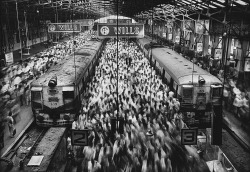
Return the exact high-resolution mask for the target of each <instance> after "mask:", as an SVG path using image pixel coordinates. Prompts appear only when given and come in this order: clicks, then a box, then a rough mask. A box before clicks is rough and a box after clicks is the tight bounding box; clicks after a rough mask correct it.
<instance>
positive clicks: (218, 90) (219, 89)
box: [211, 85, 222, 97]
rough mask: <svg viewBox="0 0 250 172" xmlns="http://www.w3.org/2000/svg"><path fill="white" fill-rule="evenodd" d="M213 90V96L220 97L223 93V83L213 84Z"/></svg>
mask: <svg viewBox="0 0 250 172" xmlns="http://www.w3.org/2000/svg"><path fill="white" fill-rule="evenodd" d="M211 90H212V91H211V95H212V97H220V96H221V95H222V86H221V85H211Z"/></svg>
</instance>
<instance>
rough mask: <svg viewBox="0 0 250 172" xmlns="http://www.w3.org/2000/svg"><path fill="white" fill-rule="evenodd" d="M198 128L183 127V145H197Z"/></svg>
mask: <svg viewBox="0 0 250 172" xmlns="http://www.w3.org/2000/svg"><path fill="white" fill-rule="evenodd" d="M197 134H198V128H193V129H186V128H185V129H181V144H182V145H197Z"/></svg>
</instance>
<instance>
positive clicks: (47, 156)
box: [26, 127, 66, 171]
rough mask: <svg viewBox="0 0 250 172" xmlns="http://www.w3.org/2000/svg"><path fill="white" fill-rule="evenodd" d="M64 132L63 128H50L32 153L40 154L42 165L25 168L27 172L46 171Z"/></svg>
mask: <svg viewBox="0 0 250 172" xmlns="http://www.w3.org/2000/svg"><path fill="white" fill-rule="evenodd" d="M65 131H66V128H65V127H52V128H50V129H48V131H47V132H46V134H45V135H44V136H43V138H42V140H41V141H40V142H39V144H38V145H37V147H36V150H35V151H34V152H39V153H42V156H44V157H43V160H42V163H41V164H40V165H39V166H38V167H35V166H30V167H26V169H27V171H47V170H48V167H49V165H50V162H51V161H52V159H53V156H54V153H55V152H56V150H57V147H58V146H59V144H60V142H61V140H62V137H63V136H64V133H65Z"/></svg>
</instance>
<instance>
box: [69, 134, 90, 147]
mask: <svg viewBox="0 0 250 172" xmlns="http://www.w3.org/2000/svg"><path fill="white" fill-rule="evenodd" d="M88 131H89V130H71V142H72V145H74V146H87V145H88Z"/></svg>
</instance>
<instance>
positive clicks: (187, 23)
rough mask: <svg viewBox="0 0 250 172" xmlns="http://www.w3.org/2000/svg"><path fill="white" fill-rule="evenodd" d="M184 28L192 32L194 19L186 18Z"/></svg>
mask: <svg viewBox="0 0 250 172" xmlns="http://www.w3.org/2000/svg"><path fill="white" fill-rule="evenodd" d="M183 29H184V30H185V31H189V32H192V29H193V28H192V21H191V20H184V21H183Z"/></svg>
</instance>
